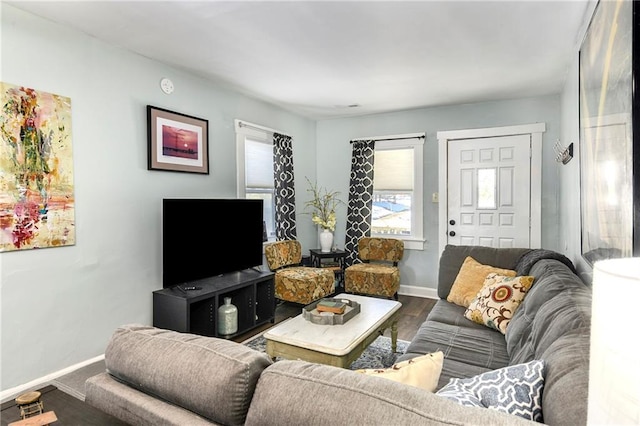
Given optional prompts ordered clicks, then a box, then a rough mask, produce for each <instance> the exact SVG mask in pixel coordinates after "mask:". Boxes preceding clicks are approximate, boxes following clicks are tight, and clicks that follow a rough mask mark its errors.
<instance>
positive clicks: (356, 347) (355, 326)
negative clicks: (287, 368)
mask: <svg viewBox="0 0 640 426" xmlns="http://www.w3.org/2000/svg"><path fill="white" fill-rule="evenodd" d="M333 297H334V298H336V299H349V300H354V301H356V302H358V303H359V304H360V313H359V314H358V315H356V316H355V317H353V318H352V319H350V320H349V321H347V322H346V323H345V324H336V325H320V324H314V323H312V322H310V321H307V320H306V319H304V317H303V316H302V314H300V315H298V316H297V317H294V318H291V319H289V320H286V321H283V322H281V323H280V324H278V325H276V326H275V327H272V328H270V329H269V330H267V331H266V332H265V333H264V337H265V339H266V352H267V354H268V355H269V356H270V357H271V358H276V357H278V356H279V357H282V358H287V359H302V360H305V361H310V362H316V363H320V364H328V365H334V366H336V367H342V368H348V367H349V366H350V365H351V363H353V361H355V360H356V359H358V357H359V356H360V355H361V354H362V352H363V351H364V350H365V349H366V348H367V346H369V345H370V344H371V342H373V341H374V340H375V339H376V338H377V337H378V336H379V335H381V334H382V333H383V332H384V330H386V329H387V328H391V349H392V350H393V351H395V350H396V343H397V341H398V326H397V324H398V316H399V313H400V307H401V306H402V303H400V302H397V301H395V300H388V299H379V298H376V297H368V296H357V295H353V294H347V293H341V294H338V295H336V296H333Z"/></svg>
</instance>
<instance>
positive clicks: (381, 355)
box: [243, 335, 409, 370]
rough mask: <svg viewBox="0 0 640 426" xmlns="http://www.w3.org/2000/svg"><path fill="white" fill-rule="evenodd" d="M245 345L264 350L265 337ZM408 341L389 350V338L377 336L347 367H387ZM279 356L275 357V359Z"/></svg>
mask: <svg viewBox="0 0 640 426" xmlns="http://www.w3.org/2000/svg"><path fill="white" fill-rule="evenodd" d="M243 344H245V345H246V346H249V347H250V348H252V349H255V350H257V351H260V352H264V351H265V346H266V339H265V338H264V336H262V335H259V336H257V337H254V338H252V339H251V340H248V341H245V342H243ZM408 346H409V342H407V341H405V340H398V341H397V347H396V351H395V352H392V351H391V338H390V337H386V336H379V337H378V338H377V339H376V340H374V341H373V342H372V343H371V344H370V345H369V347H368V348H367V349H365V350H364V352H363V353H362V355H360V358H358V359H356V360H355V361H354V362H353V364H351V366H350V367H349V368H350V369H351V370H358V369H361V368H387V367H391V366H392V365H393V364H394V363H395V362H396V359H397V358H398V357H399V356H400V355H402V354H404V353H405V351H406V350H407V347H408ZM278 360H280V358H276V361H278Z"/></svg>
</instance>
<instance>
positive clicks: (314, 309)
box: [302, 299, 360, 325]
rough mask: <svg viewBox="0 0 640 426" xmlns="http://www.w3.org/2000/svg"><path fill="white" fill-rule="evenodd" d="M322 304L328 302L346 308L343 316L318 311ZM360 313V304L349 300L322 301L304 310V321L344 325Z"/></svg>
mask: <svg viewBox="0 0 640 426" xmlns="http://www.w3.org/2000/svg"><path fill="white" fill-rule="evenodd" d="M321 302H325V303H326V302H328V303H329V304H336V305H340V304H344V305H346V306H345V308H344V312H343V313H341V314H338V313H334V312H326V311H318V304H319V303H321ZM358 313H360V304H359V303H358V302H355V301H353V300H349V299H320V300H318V301H316V302H313V303H312V304H310V305H307V306H305V307H304V308H302V316H303V317H304V319H306V320H307V321H311V322H312V323H314V324H320V325H337V324H344V323H346V322H347V321H349V320H350V319H351V318H353V317H355V316H356V315H358Z"/></svg>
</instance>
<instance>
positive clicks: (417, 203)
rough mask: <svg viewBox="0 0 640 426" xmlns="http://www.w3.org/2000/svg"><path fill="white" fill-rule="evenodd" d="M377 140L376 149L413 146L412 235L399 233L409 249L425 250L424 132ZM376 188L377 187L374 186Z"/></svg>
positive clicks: (384, 137)
mask: <svg viewBox="0 0 640 426" xmlns="http://www.w3.org/2000/svg"><path fill="white" fill-rule="evenodd" d="M361 139H373V140H374V141H375V151H379V150H394V149H407V148H413V150H414V151H413V161H414V164H413V180H414V181H413V197H412V205H411V235H408V236H403V235H398V236H394V237H393V238H398V239H401V240H403V241H404V247H405V249H408V250H424V246H425V238H424V215H423V212H424V190H423V188H424V184H423V176H424V171H423V169H424V139H425V134H424V133H410V134H402V135H388V136H378V137H374V138H361ZM374 190H375V188H374ZM371 235H372V236H380V237H389V235H388V234H373V233H372V234H371Z"/></svg>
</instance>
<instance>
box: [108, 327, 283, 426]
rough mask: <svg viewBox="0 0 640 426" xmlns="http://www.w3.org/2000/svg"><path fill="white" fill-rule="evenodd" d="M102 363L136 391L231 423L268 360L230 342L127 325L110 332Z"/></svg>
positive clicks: (241, 413) (242, 412)
mask: <svg viewBox="0 0 640 426" xmlns="http://www.w3.org/2000/svg"><path fill="white" fill-rule="evenodd" d="M105 364H106V367H107V371H108V372H109V373H110V374H111V375H113V376H114V377H116V378H117V379H119V380H121V381H123V382H125V383H126V384H129V385H130V386H132V387H134V388H136V389H139V390H141V391H143V392H145V393H147V394H149V395H154V396H157V397H159V398H161V399H163V400H165V401H169V402H171V403H173V404H175V405H178V406H180V407H184V408H186V409H187V410H190V411H193V412H194V413H197V414H199V415H201V416H203V417H206V418H208V419H211V420H213V421H214V422H217V423H222V424H229V425H232V424H242V423H243V422H244V420H245V417H246V414H247V411H248V409H249V404H250V403H251V398H252V397H253V392H254V390H255V385H256V383H257V381H258V377H259V376H260V373H262V371H263V370H264V369H265V368H266V367H267V366H269V365H271V364H272V362H271V360H270V359H269V357H268V356H267V355H266V354H263V353H260V352H258V351H255V350H253V349H250V348H248V347H247V346H244V345H239V344H237V343H235V342H231V341H227V340H223V339H216V338H210V337H203V336H196V335H192V334H186V333H177V332H174V331H169V330H162V329H158V328H153V327H148V326H140V325H127V326H123V327H120V328H118V329H117V330H116V331H115V333H114V334H113V336H112V338H111V340H110V342H109V345H108V346H107V349H106V351H105Z"/></svg>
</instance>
